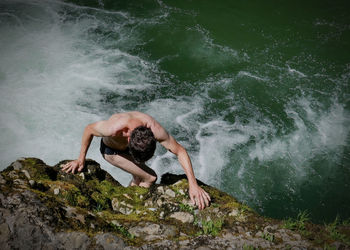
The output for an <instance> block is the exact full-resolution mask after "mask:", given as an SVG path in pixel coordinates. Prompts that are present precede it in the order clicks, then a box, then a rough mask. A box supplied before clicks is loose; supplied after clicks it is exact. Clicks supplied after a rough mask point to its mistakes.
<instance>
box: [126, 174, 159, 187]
mask: <svg viewBox="0 0 350 250" xmlns="http://www.w3.org/2000/svg"><path fill="white" fill-rule="evenodd" d="M156 181H157V176H153V175H150V177H149V178H148V179H147V180H141V179H140V178H138V177H136V178H135V177H134V178H133V179H132V181H131V182H130V184H129V186H139V187H145V188H149V187H150V186H152V184H153V183H155V182H156Z"/></svg>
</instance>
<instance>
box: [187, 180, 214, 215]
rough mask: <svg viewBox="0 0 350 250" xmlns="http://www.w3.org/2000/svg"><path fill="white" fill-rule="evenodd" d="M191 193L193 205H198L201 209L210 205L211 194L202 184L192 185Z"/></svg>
mask: <svg viewBox="0 0 350 250" xmlns="http://www.w3.org/2000/svg"><path fill="white" fill-rule="evenodd" d="M189 195H190V198H191V201H192V203H193V205H197V206H198V208H199V209H200V210H202V209H204V208H205V207H207V206H209V203H210V196H209V194H208V193H207V192H205V191H204V190H203V189H202V188H201V187H200V186H198V185H196V186H190V190H189Z"/></svg>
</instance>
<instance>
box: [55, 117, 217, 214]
mask: <svg viewBox="0 0 350 250" xmlns="http://www.w3.org/2000/svg"><path fill="white" fill-rule="evenodd" d="M94 136H97V137H102V139H101V147H100V150H101V153H102V155H103V158H104V159H105V160H106V161H108V162H109V163H111V164H112V165H114V166H116V167H119V168H121V169H123V170H124V171H126V172H128V173H130V174H132V176H133V179H132V181H131V183H130V185H131V186H135V185H137V186H141V187H150V186H151V185H152V184H153V183H154V182H155V181H156V180H157V175H156V173H155V172H154V171H153V170H152V169H151V168H149V167H148V166H146V164H145V161H147V160H149V159H150V158H151V157H152V156H153V154H154V151H155V148H156V142H157V141H158V142H159V143H160V144H162V145H163V146H164V147H165V148H166V149H167V150H169V151H170V152H172V153H173V154H175V155H176V156H177V158H178V160H179V162H180V164H181V166H182V167H183V169H184V171H185V174H186V176H187V179H188V182H189V196H190V198H191V201H192V203H193V204H196V205H197V206H198V208H199V209H204V208H205V207H206V206H208V205H209V202H210V196H209V194H208V193H207V192H205V191H204V190H203V189H202V188H201V187H200V186H199V185H198V184H197V181H196V178H195V176H194V173H193V168H192V164H191V160H190V157H189V156H188V154H187V151H186V149H184V148H183V147H182V146H181V145H180V144H179V143H178V142H177V141H176V140H175V139H174V138H173V137H172V136H171V135H170V134H168V132H167V131H166V130H165V129H164V128H163V127H162V126H161V125H160V124H159V123H158V122H157V121H156V120H154V119H153V118H152V117H151V116H149V115H146V114H144V113H141V112H136V111H135V112H127V113H118V114H114V115H112V116H111V117H110V118H109V119H108V120H106V121H98V122H95V123H91V124H89V125H87V126H86V127H85V129H84V134H83V138H82V144H81V150H80V155H79V158H78V159H77V160H74V161H71V162H68V163H67V164H65V165H64V166H63V168H62V170H63V171H65V172H67V173H70V172H71V173H73V174H74V173H75V171H76V170H77V171H79V172H80V171H81V170H82V169H83V168H84V163H85V157H86V154H87V151H88V148H89V146H90V143H91V141H92V139H93V137H94Z"/></svg>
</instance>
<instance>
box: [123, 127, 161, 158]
mask: <svg viewBox="0 0 350 250" xmlns="http://www.w3.org/2000/svg"><path fill="white" fill-rule="evenodd" d="M156 144H157V141H156V138H155V137H154V135H153V132H152V130H151V129H150V128H147V127H145V126H139V127H137V128H135V129H134V130H133V131H132V132H131V135H130V140H129V150H130V154H131V155H132V157H133V158H134V160H135V161H136V162H138V163H141V162H145V161H147V160H149V159H150V158H151V157H152V156H153V154H154V151H155V150H156Z"/></svg>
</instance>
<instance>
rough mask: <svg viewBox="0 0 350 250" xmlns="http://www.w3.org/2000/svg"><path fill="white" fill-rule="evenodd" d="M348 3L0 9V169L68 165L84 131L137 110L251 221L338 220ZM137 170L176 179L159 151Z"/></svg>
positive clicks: (346, 114)
mask: <svg viewBox="0 0 350 250" xmlns="http://www.w3.org/2000/svg"><path fill="white" fill-rule="evenodd" d="M349 5H350V4H349V3H348V1H341V0H335V1H325V0H318V1H315V0H310V1H300V0H294V1H287V0H284V1H273V0H266V1H258V0H249V1H243V0H236V1H229V0H222V1H209V0H203V1H193V0H192V1H191V0H177V1H170V0H166V1H160V0H159V1H155V0H145V1H140V0H128V1H126V0H125V1H112V0H109V1H107V0H105V1H103V0H99V1H97V0H94V1H93V0H77V1H59V0H57V1H47V0H0V129H1V134H0V163H1V167H0V169H4V168H5V167H6V166H8V165H9V164H10V163H11V162H13V161H14V160H16V159H17V158H19V157H21V156H33V157H38V158H41V159H43V160H44V161H45V162H46V163H48V164H51V165H53V164H56V163H57V162H58V161H60V160H62V159H74V158H76V157H77V156H78V154H79V150H80V141H81V135H82V131H83V129H84V127H85V125H87V124H88V123H92V122H95V121H98V120H101V119H107V118H108V117H109V116H110V115H111V114H113V113H115V112H123V111H131V110H139V111H142V112H146V113H148V114H150V115H152V116H153V117H154V118H156V119H157V120H158V121H159V122H160V123H161V124H162V125H163V126H164V127H165V128H166V129H167V130H168V131H169V133H171V134H172V135H173V136H174V137H175V138H176V139H177V140H178V141H179V142H180V143H181V144H182V145H183V146H184V147H185V148H186V149H187V150H188V152H189V154H190V156H191V159H192V162H193V167H194V171H195V174H196V177H197V178H198V179H200V180H202V181H204V182H206V183H208V184H210V185H213V186H215V187H217V188H219V189H221V190H224V191H226V192H228V193H229V194H231V195H233V196H234V197H236V198H237V199H238V200H239V201H241V202H245V203H246V204H248V205H249V206H251V207H252V208H254V209H255V210H256V211H257V212H259V213H261V214H264V215H266V216H272V217H275V218H286V217H289V216H291V217H295V216H296V215H297V214H298V213H299V212H300V211H305V210H306V211H307V212H308V213H309V214H310V217H311V218H312V219H313V220H314V221H316V222H323V221H333V220H334V219H335V217H336V216H337V215H339V216H340V218H341V219H346V218H349V217H350V187H349V185H350V135H349V128H350V86H349V81H350V15H349V12H348V10H349ZM98 147H99V140H97V139H95V140H94V141H93V142H92V145H91V149H90V151H89V153H88V157H89V158H93V159H95V160H96V161H98V162H99V163H101V165H102V167H103V168H104V169H106V170H108V171H109V172H110V173H111V174H112V175H113V176H114V177H115V178H116V179H117V180H118V181H119V182H121V183H122V184H123V185H127V184H128V182H129V181H130V176H129V175H128V174H126V173H124V172H122V171H121V170H118V169H116V168H114V167H111V166H110V165H108V164H107V163H106V162H104V160H103V159H102V157H101V156H100V155H99V150H98ZM148 164H149V165H150V166H151V167H152V168H153V169H155V171H156V172H157V173H158V175H161V174H163V173H165V172H169V171H170V172H173V173H183V171H182V169H181V166H180V165H179V163H178V161H177V159H176V158H175V157H174V155H172V154H171V153H169V152H166V151H165V150H164V149H163V148H162V147H161V146H160V145H159V146H158V148H157V151H156V156H155V157H154V158H153V159H152V160H150V161H149V162H148Z"/></svg>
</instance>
